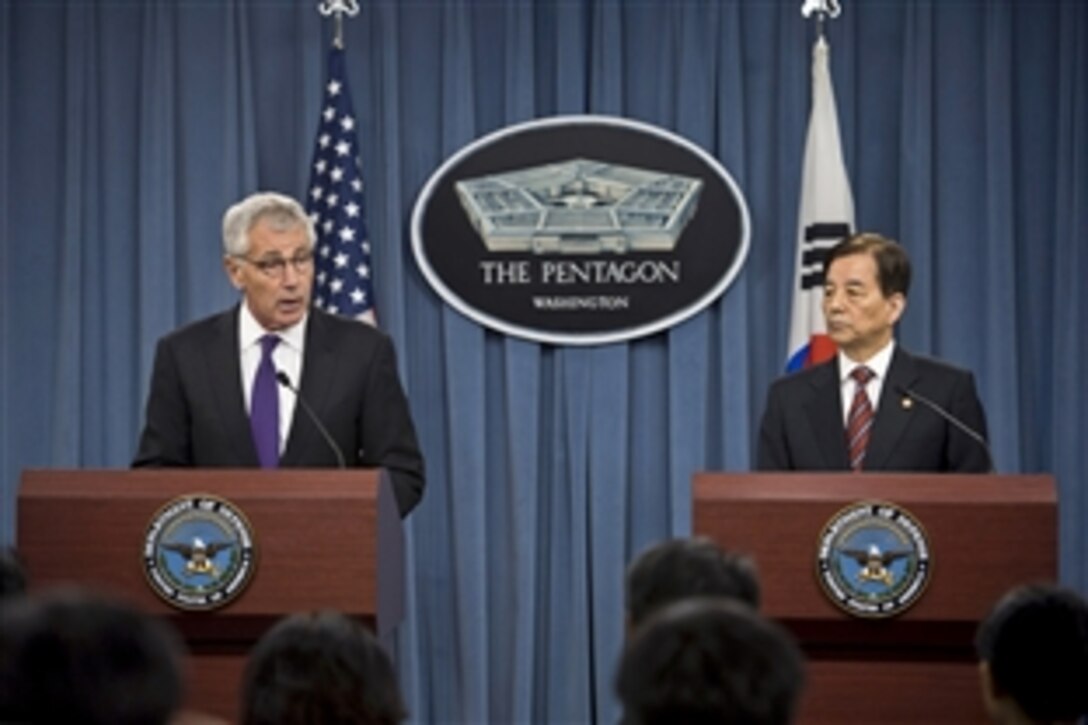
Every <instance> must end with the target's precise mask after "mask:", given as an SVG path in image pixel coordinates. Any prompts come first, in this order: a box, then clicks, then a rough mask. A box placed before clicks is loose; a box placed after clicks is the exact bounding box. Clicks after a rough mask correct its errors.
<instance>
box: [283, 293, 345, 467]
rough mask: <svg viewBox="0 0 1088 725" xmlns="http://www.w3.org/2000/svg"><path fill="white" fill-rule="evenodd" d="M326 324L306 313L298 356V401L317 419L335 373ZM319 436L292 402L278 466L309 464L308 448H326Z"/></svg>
mask: <svg viewBox="0 0 1088 725" xmlns="http://www.w3.org/2000/svg"><path fill="white" fill-rule="evenodd" d="M326 322H327V320H326V318H325V317H324V314H323V313H321V312H320V311H318V310H316V309H311V310H310V319H309V321H307V323H306V348H305V350H303V353H302V378H301V381H300V382H299V393H300V397H302V398H304V399H305V400H306V402H307V403H309V404H310V407H312V408H313V409H314V412H315V413H316V414H317V416H318V417H319V418H320V417H321V415H322V413H321V411H322V410H324V409H325V408H326V407H327V406H326V401H327V400H328V396H329V391H330V390H332V387H333V378H334V376H335V373H336V355H335V353H334V351H333V349H332V344H331V340H330V339H329V330H328V327H327V326H326V324H325V323H326ZM320 436H321V434H320V433H318V431H317V429H316V428H315V427H314V424H313V421H311V420H310V416H308V415H307V414H306V411H305V410H303V409H302V404H301V403H300V402H298V401H295V414H294V419H293V420H292V421H291V434H290V436H289V437H288V438H287V446H286V447H285V448H284V451H283V458H282V459H281V461H280V463H281V465H283V466H298V465H301V463H302V462H303V461H308V460H313V458H314V457H313V456H312V455H309V453H308V452H309V450H310V448H311V447H312V446H313V445H314V444H320V445H321V446H327V445H328V444H327V443H326V442H325V441H324V440H320ZM345 453H346V452H345Z"/></svg>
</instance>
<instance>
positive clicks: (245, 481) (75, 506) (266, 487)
mask: <svg viewBox="0 0 1088 725" xmlns="http://www.w3.org/2000/svg"><path fill="white" fill-rule="evenodd" d="M385 479H386V475H385V474H384V472H382V471H367V470H361V469H352V470H346V471H345V470H335V469H322V470H299V469H293V470H288V469H282V470H276V471H255V470H226V469H203V470H194V469H156V470H150V469H144V470H135V471H129V470H28V471H25V472H24V473H23V477H22V485H21V487H20V490H19V500H18V506H19V509H18V547H19V551H20V554H21V555H22V557H23V558H24V561H25V563H26V568H27V573H28V578H29V581H30V584H31V587H32V589H41V588H45V587H49V586H52V585H56V584H60V583H75V584H78V585H81V586H86V587H90V588H93V589H96V590H99V591H103V592H107V593H110V594H112V595H115V596H118V597H120V598H123V599H125V600H127V601H129V602H131V603H133V604H134V605H136V606H137V607H139V608H141V609H143V610H145V611H148V612H151V613H153V614H156V615H158V616H161V617H163V618H165V619H166V620H167V621H169V622H170V623H171V624H172V625H173V626H174V627H176V628H177V630H178V631H179V632H180V633H181V634H182V636H183V637H184V638H185V641H186V643H187V644H188V647H189V652H190V658H189V662H188V665H187V683H186V684H187V693H188V698H187V706H188V707H191V708H193V709H196V710H200V711H203V712H207V713H211V714H215V715H219V716H221V717H225V718H227V719H228V720H231V721H235V720H237V712H238V688H239V685H240V682H241V671H242V668H243V667H244V665H245V659H246V656H247V654H248V652H249V649H250V647H251V646H252V645H253V643H254V642H255V641H256V640H257V639H258V638H259V637H260V636H261V634H263V633H264V631H265V630H267V629H268V627H270V626H271V625H272V624H273V623H275V622H276V620H278V619H279V618H280V617H282V616H284V615H285V614H288V613H291V612H298V611H308V610H314V609H325V608H328V609H336V610H339V611H341V612H344V613H346V614H350V615H352V616H355V617H358V618H360V619H362V620H364V621H365V622H366V623H367V624H368V625H369V626H371V627H372V628H373V629H375V630H376V631H377V632H378V634H379V636H384V635H386V634H388V633H389V632H390V630H391V629H392V627H394V626H395V625H396V624H397V623H398V622H399V621H400V620H401V619H402V617H403V612H404V596H403V593H404V532H403V528H402V524H401V520H400V516H399V515H398V513H397V506H396V502H395V501H394V498H393V492H392V489H391V488H390V485H389V483H388V481H387V480H385ZM198 493H204V494H213V495H215V496H219V497H221V498H224V499H227V500H228V501H230V502H231V503H232V504H233V505H234V506H235V507H236V508H237V509H239V510H240V511H241V512H242V513H243V514H244V515H245V517H246V518H247V519H248V521H249V523H250V526H251V528H252V531H253V534H254V550H255V559H256V568H255V572H254V574H253V577H252V580H251V581H250V583H249V585H248V587H247V588H246V589H245V590H244V591H242V592H241V593H240V594H239V595H238V596H237V598H235V599H234V600H233V601H231V602H230V603H228V604H227V605H225V606H224V607H223V608H221V609H217V610H214V611H182V610H179V609H176V608H174V607H172V606H171V605H168V604H167V603H165V602H164V601H163V600H162V599H160V598H159V597H158V596H157V595H156V594H155V593H154V592H153V591H152V589H151V588H150V586H149V584H148V582H147V579H146V575H145V574H144V567H143V557H142V555H143V545H144V541H145V539H146V537H147V533H148V526H149V524H150V523H151V521H152V519H153V518H154V517H155V515H156V513H157V512H158V511H159V510H160V509H161V508H162V507H163V506H164V505H165V504H166V503H167V502H168V501H170V500H172V499H174V498H176V497H178V496H185V495H192V494H198Z"/></svg>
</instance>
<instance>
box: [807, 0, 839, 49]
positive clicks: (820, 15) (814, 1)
mask: <svg viewBox="0 0 1088 725" xmlns="http://www.w3.org/2000/svg"><path fill="white" fill-rule="evenodd" d="M801 14H802V15H804V16H805V17H806V18H811V17H812V16H813V15H815V16H816V37H817V38H819V39H820V40H824V39H825V38H824V23H825V22H826V21H827V19H828V18H831V19H832V20H834V19H835V18H837V17H839V15H841V14H842V6H841V5H839V0H804V1H803V2H802V3H801Z"/></svg>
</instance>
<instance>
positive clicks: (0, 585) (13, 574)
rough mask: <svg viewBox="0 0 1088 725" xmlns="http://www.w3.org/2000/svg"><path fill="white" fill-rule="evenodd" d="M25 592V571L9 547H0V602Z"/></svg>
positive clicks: (14, 552) (15, 553)
mask: <svg viewBox="0 0 1088 725" xmlns="http://www.w3.org/2000/svg"><path fill="white" fill-rule="evenodd" d="M25 593H26V571H25V570H24V569H23V563H22V562H21V561H20V560H19V555H18V553H17V552H16V551H15V549H12V548H10V547H3V548H0V602H2V601H4V600H7V599H10V598H12V597H17V596H21V595H22V594H25Z"/></svg>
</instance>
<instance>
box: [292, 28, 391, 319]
mask: <svg viewBox="0 0 1088 725" xmlns="http://www.w3.org/2000/svg"><path fill="white" fill-rule="evenodd" d="M357 126H358V120H357V118H356V116H355V110H354V108H353V107H352V105H351V93H350V92H349V91H348V82H347V74H346V72H345V69H344V50H343V48H336V47H334V48H332V49H331V50H330V51H329V73H328V78H327V80H326V82H325V91H324V94H323V97H322V109H321V117H320V121H319V123H318V127H317V143H316V145H315V147H314V158H313V165H312V166H311V168H310V186H309V189H308V192H307V195H306V212H307V213H308V214H309V215H310V219H311V220H313V223H314V227H315V229H316V230H317V257H316V273H317V276H316V280H315V288H314V303H315V304H316V305H317V306H318V307H319V308H321V309H323V310H325V311H326V312H331V313H332V314H335V315H343V316H345V317H354V318H356V319H359V320H365V321H366V322H369V323H370V324H375V322H376V316H375V311H374V284H373V279H372V277H371V266H370V238H369V236H368V235H367V230H366V212H365V206H364V204H363V175H362V172H361V170H360V167H361V165H362V164H361V161H360V157H359V141H358V137H357V136H356V134H355V129H356V127H357Z"/></svg>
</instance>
